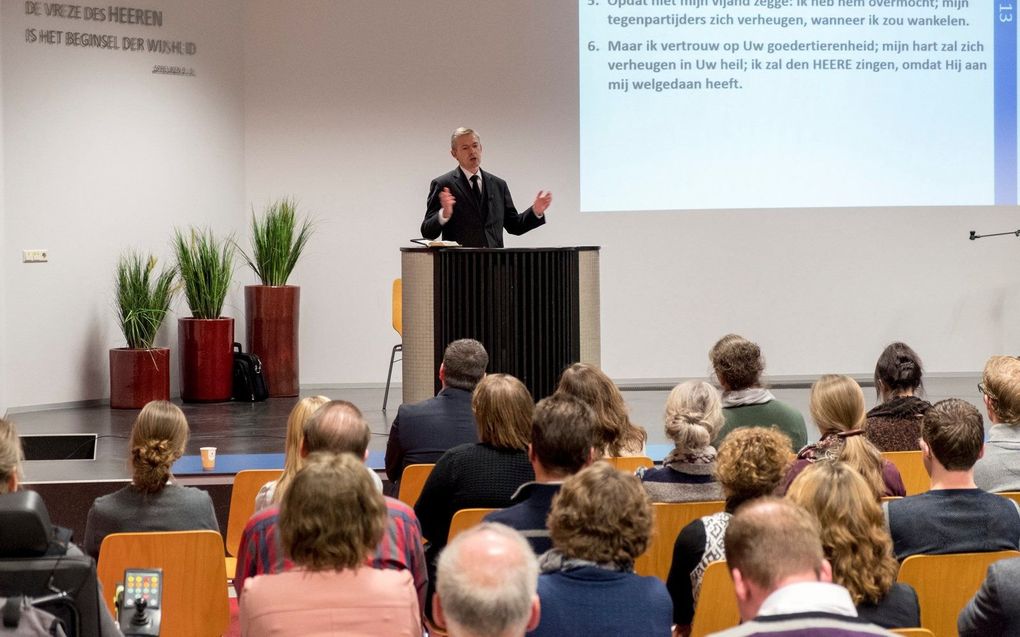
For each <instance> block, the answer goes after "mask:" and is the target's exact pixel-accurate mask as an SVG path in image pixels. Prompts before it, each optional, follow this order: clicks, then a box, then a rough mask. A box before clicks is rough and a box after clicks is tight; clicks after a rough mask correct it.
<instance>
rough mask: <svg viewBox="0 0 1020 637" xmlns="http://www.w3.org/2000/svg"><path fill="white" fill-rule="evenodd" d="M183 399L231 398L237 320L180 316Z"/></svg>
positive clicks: (195, 400)
mask: <svg viewBox="0 0 1020 637" xmlns="http://www.w3.org/2000/svg"><path fill="white" fill-rule="evenodd" d="M177 338H178V342H179V343H180V359H181V399H182V400H184V401H185V402H195V403H202V402H220V401H224V400H230V397H231V394H233V389H234V319H232V318H224V317H222V316H221V317H220V318H214V319H198V318H182V319H177Z"/></svg>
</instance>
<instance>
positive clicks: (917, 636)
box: [889, 628, 935, 637]
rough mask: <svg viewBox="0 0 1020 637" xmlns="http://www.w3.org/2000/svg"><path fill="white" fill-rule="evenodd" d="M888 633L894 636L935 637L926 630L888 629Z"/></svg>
mask: <svg viewBox="0 0 1020 637" xmlns="http://www.w3.org/2000/svg"><path fill="white" fill-rule="evenodd" d="M889 632H891V633H893V634H894V635H906V636H907V637H935V633H933V632H931V631H930V630H928V629H927V628H890V629H889Z"/></svg>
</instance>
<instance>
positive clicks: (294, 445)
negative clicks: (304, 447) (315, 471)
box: [273, 396, 329, 503]
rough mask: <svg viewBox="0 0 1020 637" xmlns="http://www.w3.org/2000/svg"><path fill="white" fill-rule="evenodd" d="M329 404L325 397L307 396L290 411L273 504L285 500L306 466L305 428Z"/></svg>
mask: <svg viewBox="0 0 1020 637" xmlns="http://www.w3.org/2000/svg"><path fill="white" fill-rule="evenodd" d="M328 402H329V398H326V397H325V396H306V397H304V398H302V399H301V400H299V401H298V402H297V404H296V405H294V408H293V409H291V410H290V416H288V417H287V441H286V443H285V446H284V460H283V473H282V474H280V478H279V480H277V481H276V488H275V489H274V490H273V502H274V503H277V502H280V501H281V500H282V499H283V493H284V492H285V491H286V490H287V487H288V486H290V483H291V481H292V480H294V476H295V474H297V472H298V470H299V469H301V466H302V465H303V464H304V462H303V460H304V459H303V458H302V457H301V441H302V440H303V439H304V437H305V433H304V426H305V423H306V422H308V419H309V418H311V417H312V414H314V413H315V411H316V410H317V409H318V408H319V407H322V406H323V405H325V404H326V403H328Z"/></svg>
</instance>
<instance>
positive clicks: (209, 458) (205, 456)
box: [200, 447, 216, 471]
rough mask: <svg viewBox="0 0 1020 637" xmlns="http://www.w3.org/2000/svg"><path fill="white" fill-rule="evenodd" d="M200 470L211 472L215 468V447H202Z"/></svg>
mask: <svg viewBox="0 0 1020 637" xmlns="http://www.w3.org/2000/svg"><path fill="white" fill-rule="evenodd" d="M200 451H201V452H202V468H203V469H205V470H206V471H212V470H213V469H215V468H216V447H202V448H201V449H200Z"/></svg>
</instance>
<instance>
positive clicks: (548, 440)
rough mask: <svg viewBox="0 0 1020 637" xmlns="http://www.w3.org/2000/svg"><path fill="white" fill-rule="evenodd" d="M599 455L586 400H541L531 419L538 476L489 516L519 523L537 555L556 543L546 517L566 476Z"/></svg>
mask: <svg viewBox="0 0 1020 637" xmlns="http://www.w3.org/2000/svg"><path fill="white" fill-rule="evenodd" d="M594 457H595V414H594V412H592V410H591V408H590V407H588V405H586V404H584V403H583V402H581V401H580V400H578V399H576V398H571V397H570V396H567V395H553V396H550V397H549V398H546V399H544V400H541V401H539V403H538V405H537V406H536V407H535V415H534V417H533V420H532V424H531V444H529V445H528V460H530V461H531V466H532V468H533V469H534V470H535V481H534V482H526V483H524V484H522V485H521V487H520V488H519V489H517V492H516V493H514V495H513V498H512V500H513V502H514V503H515V504H514V505H513V506H511V507H508V508H506V509H503V510H501V511H496V512H495V513H490V514H489V515H488V516H486V518H485V519H486V520H487V521H489V522H499V523H501V524H505V525H507V526H509V527H511V528H513V529H516V530H517V531H519V532H520V533H521V534H523V535H524V537H525V538H526V539H527V540H528V542H529V543H530V544H531V547H532V549H534V551H535V554H536V555H541V554H542V553H545V552H546V551H548V550H549V549H551V548H552V540H551V539H550V538H549V529H548V527H547V526H546V518H548V517H549V510H550V509H551V508H552V501H553V498H554V497H555V496H556V494H557V493H559V491H560V486H561V485H562V484H563V481H564V480H565V479H566V478H568V477H569V476H572V475H574V474H575V473H577V472H578V471H580V470H581V469H583V468H584V467H587V466H588V465H590V464H591V463H592V461H593V459H594Z"/></svg>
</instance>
